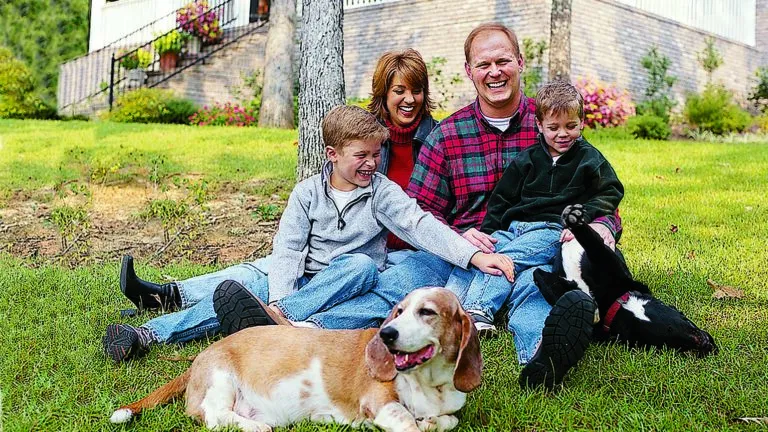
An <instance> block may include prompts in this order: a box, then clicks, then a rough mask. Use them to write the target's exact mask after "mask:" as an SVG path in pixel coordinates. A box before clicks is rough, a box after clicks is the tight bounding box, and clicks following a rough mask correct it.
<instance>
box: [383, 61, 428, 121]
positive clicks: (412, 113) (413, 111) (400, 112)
mask: <svg viewBox="0 0 768 432" xmlns="http://www.w3.org/2000/svg"><path fill="white" fill-rule="evenodd" d="M423 106H424V92H423V90H422V89H420V88H413V87H411V86H410V85H408V84H407V83H406V82H405V80H404V79H403V77H402V76H401V75H400V74H399V73H395V75H394V76H393V77H392V82H391V83H390V85H389V89H388V90H387V112H389V121H391V122H392V124H394V125H395V126H398V127H402V128H404V127H408V126H410V125H412V124H413V122H414V121H416V120H417V119H418V118H419V117H420V116H421V111H422V107H423Z"/></svg>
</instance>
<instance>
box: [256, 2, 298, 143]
mask: <svg viewBox="0 0 768 432" xmlns="http://www.w3.org/2000/svg"><path fill="white" fill-rule="evenodd" d="M269 15H270V16H269V33H268V34H267V45H266V48H265V55H264V88H263V92H262V94H261V109H260V110H259V127H277V128H286V129H293V126H294V125H293V46H294V44H293V42H294V33H295V30H296V0H272V10H271V11H270V14H269Z"/></svg>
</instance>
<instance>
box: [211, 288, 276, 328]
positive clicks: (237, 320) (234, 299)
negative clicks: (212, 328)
mask: <svg viewBox="0 0 768 432" xmlns="http://www.w3.org/2000/svg"><path fill="white" fill-rule="evenodd" d="M213 310H214V311H216V318H217V319H218V320H219V324H220V329H221V332H222V333H223V334H224V336H229V335H231V334H234V333H237V332H238V331H240V330H242V329H245V328H248V327H255V326H263V325H291V323H290V321H288V320H287V319H285V318H283V317H281V316H279V315H277V314H276V313H275V312H274V311H272V309H270V308H269V307H268V306H267V305H265V304H264V302H262V301H261V299H259V298H258V297H256V296H254V295H253V294H251V292H250V291H248V290H247V289H246V288H245V287H244V286H242V285H241V284H239V283H238V282H235V281H233V280H226V281H224V282H222V283H220V284H219V286H217V287H216V290H215V291H214V292H213Z"/></svg>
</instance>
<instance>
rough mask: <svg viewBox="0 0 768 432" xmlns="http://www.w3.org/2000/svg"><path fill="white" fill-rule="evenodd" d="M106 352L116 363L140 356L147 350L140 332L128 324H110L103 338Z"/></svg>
mask: <svg viewBox="0 0 768 432" xmlns="http://www.w3.org/2000/svg"><path fill="white" fill-rule="evenodd" d="M101 343H102V345H103V346H104V353H105V354H107V356H108V357H109V358H111V359H112V360H113V361H114V362H115V363H120V362H122V361H125V360H130V359H131V358H134V357H138V356H140V355H141V354H143V353H144V352H146V347H144V346H142V344H141V340H140V338H139V332H138V331H137V330H136V328H135V327H132V326H129V325H127V324H110V325H108V326H107V334H106V335H105V336H104V337H103V338H102V339H101Z"/></svg>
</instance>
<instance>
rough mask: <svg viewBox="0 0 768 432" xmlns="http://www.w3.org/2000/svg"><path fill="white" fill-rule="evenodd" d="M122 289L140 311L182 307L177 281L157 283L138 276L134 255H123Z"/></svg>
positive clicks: (169, 309)
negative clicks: (134, 266)
mask: <svg viewBox="0 0 768 432" xmlns="http://www.w3.org/2000/svg"><path fill="white" fill-rule="evenodd" d="M120 291H122V292H123V294H124V295H125V296H126V297H127V298H128V300H130V301H131V302H132V303H133V304H135V305H136V308H137V309H138V310H139V312H141V311H143V310H144V309H161V308H162V309H165V310H166V311H172V310H174V309H178V308H180V307H181V296H180V295H179V294H178V286H176V284H175V283H167V284H162V285H161V284H156V283H153V282H149V281H145V280H142V279H140V278H139V277H138V276H136V271H134V269H133V257H132V256H130V255H125V256H123V262H122V265H121V266H120Z"/></svg>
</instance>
